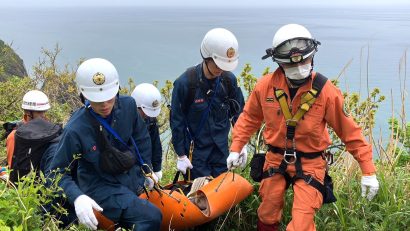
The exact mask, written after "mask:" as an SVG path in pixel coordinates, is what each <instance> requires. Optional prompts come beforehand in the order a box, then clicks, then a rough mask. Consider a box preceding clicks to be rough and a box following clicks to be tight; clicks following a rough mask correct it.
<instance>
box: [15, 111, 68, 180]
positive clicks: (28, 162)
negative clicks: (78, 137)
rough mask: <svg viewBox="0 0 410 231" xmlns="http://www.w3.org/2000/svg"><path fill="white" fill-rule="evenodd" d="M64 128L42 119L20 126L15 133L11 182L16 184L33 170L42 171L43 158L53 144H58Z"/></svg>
mask: <svg viewBox="0 0 410 231" xmlns="http://www.w3.org/2000/svg"><path fill="white" fill-rule="evenodd" d="M61 131H62V128H61V126H60V125H58V124H53V123H50V122H48V121H46V120H43V119H41V118H38V119H34V120H31V121H30V122H28V123H25V124H22V125H21V126H19V127H18V128H17V130H16V133H15V144H14V153H13V158H12V164H11V169H12V170H13V171H11V173H10V181H11V182H16V181H18V179H19V178H21V177H23V176H25V175H27V174H28V173H29V172H30V171H31V170H32V169H33V170H35V171H37V172H38V170H39V169H40V162H41V158H42V157H43V153H44V152H45V151H46V150H47V148H48V147H49V146H50V144H51V143H53V142H57V141H58V138H59V135H60V134H61Z"/></svg>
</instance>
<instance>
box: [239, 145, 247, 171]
mask: <svg viewBox="0 0 410 231" xmlns="http://www.w3.org/2000/svg"><path fill="white" fill-rule="evenodd" d="M247 160H248V145H247V144H245V146H243V148H242V150H241V153H239V167H241V168H244V167H245V166H246V161H247Z"/></svg>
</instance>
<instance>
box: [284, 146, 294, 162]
mask: <svg viewBox="0 0 410 231" xmlns="http://www.w3.org/2000/svg"><path fill="white" fill-rule="evenodd" d="M289 151H290V152H289ZM296 159H297V156H296V150H295V149H293V150H288V149H285V152H284V153H283V160H284V161H285V162H286V163H287V164H294V163H296Z"/></svg>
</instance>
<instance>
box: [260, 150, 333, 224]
mask: <svg viewBox="0 0 410 231" xmlns="http://www.w3.org/2000/svg"><path fill="white" fill-rule="evenodd" d="M282 159H283V156H282V155H278V154H273V153H271V152H268V153H267V154H266V160H265V165H264V171H266V170H267V169H268V168H270V167H273V168H278V167H279V165H280V163H281V162H282ZM301 162H302V169H303V173H304V174H309V175H312V176H313V177H314V178H315V179H317V180H318V181H320V182H321V183H322V184H323V179H324V177H325V171H326V164H327V163H326V161H325V160H324V159H323V158H321V157H318V158H315V159H307V158H302V159H301ZM287 172H288V173H289V174H290V176H291V177H293V176H294V175H295V174H296V172H295V166H294V165H293V164H289V165H288V167H287ZM285 191H286V180H285V178H284V177H283V176H282V175H281V174H279V173H276V174H275V175H273V176H272V177H269V178H265V179H264V180H262V182H261V185H260V188H259V195H260V197H261V199H262V202H261V204H260V205H259V208H258V217H259V221H260V222H262V223H263V224H266V225H273V224H278V223H279V222H280V220H281V219H282V211H283V206H284V195H285ZM293 191H294V197H293V206H292V220H291V221H290V223H289V224H288V226H287V228H286V230H288V231H293V230H297V231H313V230H316V226H315V222H314V215H315V212H316V211H317V210H318V209H319V208H320V207H321V206H322V201H323V197H322V194H321V193H320V192H319V191H318V190H317V189H315V188H314V187H312V186H310V185H308V184H307V183H306V182H305V181H304V180H301V179H299V180H297V181H296V182H295V184H294V185H293Z"/></svg>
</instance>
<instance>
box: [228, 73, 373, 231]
mask: <svg viewBox="0 0 410 231" xmlns="http://www.w3.org/2000/svg"><path fill="white" fill-rule="evenodd" d="M312 76H313V78H314V77H315V72H312ZM274 88H276V89H283V90H284V91H285V92H286V95H287V96H288V97H287V100H288V105H289V106H290V108H291V110H292V114H295V113H296V111H297V110H298V107H299V105H300V101H301V96H302V95H303V93H305V92H307V91H309V90H310V89H311V88H312V79H310V80H308V83H306V84H305V85H303V86H301V87H300V88H299V89H298V91H297V93H296V95H295V97H294V98H293V100H292V101H291V100H290V97H289V96H290V94H289V88H288V85H287V82H286V77H285V76H284V74H283V71H282V70H281V69H280V68H278V69H276V71H275V72H274V73H269V74H267V75H265V76H263V77H262V78H261V79H260V80H259V81H258V83H257V84H256V86H255V89H254V90H253V91H252V93H251V95H250V97H249V99H248V101H247V102H246V104H245V107H244V110H243V112H242V114H241V115H240V117H239V119H238V121H237V122H236V124H235V127H234V129H233V140H232V145H231V151H232V152H240V151H241V149H242V147H243V146H244V145H245V144H246V143H247V142H248V141H249V138H250V137H251V136H252V134H253V133H254V132H256V131H257V130H258V129H259V128H260V127H261V124H262V123H263V122H265V124H266V127H265V130H264V132H263V137H264V140H265V143H266V144H270V145H272V146H275V147H281V148H285V137H286V122H285V117H284V116H283V113H282V111H281V108H280V105H279V102H278V101H277V100H276V98H275V96H274ZM343 104H344V99H343V95H342V93H341V91H340V90H339V89H338V88H337V87H336V86H334V85H333V84H332V83H331V82H330V81H327V82H326V84H325V85H324V87H323V89H322V92H321V93H320V95H319V97H318V98H317V99H316V101H315V103H314V104H313V105H312V107H311V108H310V110H309V111H308V112H307V113H306V114H305V115H304V116H303V118H302V119H301V120H300V121H299V122H298V125H297V127H296V133H295V142H296V149H297V150H298V151H301V152H306V153H309V152H321V151H323V150H325V149H326V148H327V147H328V146H329V145H330V144H331V140H330V136H329V132H328V129H327V125H329V126H330V127H332V128H333V130H334V131H335V132H336V134H337V135H338V136H339V137H340V139H341V140H342V141H343V142H344V143H345V145H346V149H347V151H349V152H350V153H351V154H352V155H353V157H354V158H355V159H356V160H357V161H358V163H359V165H360V168H361V170H362V173H363V174H364V175H371V174H374V173H375V172H376V169H375V166H374V164H373V156H372V147H371V145H370V144H369V143H368V142H367V141H366V139H365V138H364V136H363V135H362V132H361V128H360V127H359V126H358V125H357V124H356V122H354V120H353V118H352V117H350V116H349V115H347V114H346V113H345V112H344V110H343ZM280 154H281V155H278V154H273V153H271V152H268V153H267V155H266V160H265V165H264V171H266V170H267V169H268V168H278V167H279V165H280V163H281V161H282V160H283V153H280ZM301 162H302V168H303V172H304V174H310V175H312V176H314V177H315V178H316V179H317V180H318V181H320V182H321V183H322V184H323V179H324V176H325V171H326V161H325V160H323V159H322V158H314V159H307V158H301ZM287 172H288V173H289V174H290V176H291V177H293V176H294V175H295V167H294V165H291V164H290V165H288V168H287ZM293 190H294V200H293V208H292V220H291V222H290V223H289V224H288V226H287V230H316V228H315V224H314V214H315V211H316V210H317V209H319V208H320V207H321V205H322V200H323V198H322V194H321V193H320V192H319V191H318V190H316V189H315V188H313V187H312V186H310V185H308V184H306V183H305V181H303V180H301V179H299V180H297V181H296V182H295V184H294V185H293ZM285 191H286V181H285V178H284V177H283V176H282V175H280V174H275V175H273V176H272V177H269V178H266V179H264V180H262V182H261V185H260V189H259V194H260V196H261V198H262V202H261V204H260V206H259V208H258V217H259V221H260V222H262V223H263V224H266V225H274V224H278V223H279V222H280V220H281V218H282V210H283V206H284V194H285ZM271 227H273V226H271ZM272 230H274V229H272Z"/></svg>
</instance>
